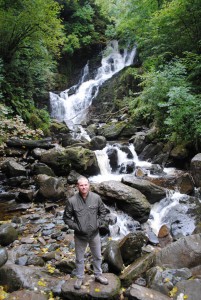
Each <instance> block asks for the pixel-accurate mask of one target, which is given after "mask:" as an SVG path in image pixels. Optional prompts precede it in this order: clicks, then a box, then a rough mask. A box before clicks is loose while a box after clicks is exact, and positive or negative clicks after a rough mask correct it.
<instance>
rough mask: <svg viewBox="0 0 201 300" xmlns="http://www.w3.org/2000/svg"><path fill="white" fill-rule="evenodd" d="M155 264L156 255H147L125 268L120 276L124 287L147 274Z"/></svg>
mask: <svg viewBox="0 0 201 300" xmlns="http://www.w3.org/2000/svg"><path fill="white" fill-rule="evenodd" d="M154 264H155V253H150V254H145V255H143V256H141V257H139V258H138V259H136V260H135V261H134V262H133V263H132V264H130V265H129V266H128V267H127V268H125V269H124V270H123V272H122V274H121V275H120V277H119V278H120V280H121V283H122V285H123V286H125V287H128V286H129V285H130V284H131V283H132V282H133V281H134V280H136V279H137V278H139V277H140V276H141V275H142V274H144V273H146V272H147V271H148V270H149V269H150V268H151V267H153V266H154Z"/></svg>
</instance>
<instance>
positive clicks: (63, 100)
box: [50, 41, 136, 129]
mask: <svg viewBox="0 0 201 300" xmlns="http://www.w3.org/2000/svg"><path fill="white" fill-rule="evenodd" d="M105 53H106V55H105V56H104V57H103V58H102V61H101V66H100V67H99V68H98V69H97V71H96V75H95V77H94V79H90V80H87V78H88V73H89V67H88V64H87V65H86V66H85V68H84V72H83V76H82V78H81V80H80V82H79V83H78V84H77V85H75V86H73V87H71V88H69V89H67V90H65V91H63V92H61V93H60V94H59V95H57V94H55V93H50V105H51V111H52V117H53V118H56V119H58V120H59V121H65V122H66V124H67V125H68V126H69V127H70V128H71V129H75V125H80V124H81V122H82V121H83V120H84V119H85V118H86V115H87V112H88V108H89V107H90V105H91V104H92V101H93V99H94V98H95V97H96V96H97V94H98V91H99V88H100V86H101V85H102V84H103V83H104V82H105V81H106V80H108V79H109V78H111V77H112V76H113V75H114V74H116V73H117V72H119V71H120V70H122V69H123V68H124V67H126V66H129V65H131V64H132V63H133V59H134V57H135V53H136V48H135V47H134V48H133V49H132V50H131V51H128V50H127V49H125V50H124V51H123V53H120V50H119V47H118V42H117V41H112V42H110V43H109V44H108V47H107V49H106V51H105ZM72 90H73V91H74V94H72V95H69V92H71V91H72Z"/></svg>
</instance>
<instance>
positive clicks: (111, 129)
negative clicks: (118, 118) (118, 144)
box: [98, 121, 127, 140]
mask: <svg viewBox="0 0 201 300" xmlns="http://www.w3.org/2000/svg"><path fill="white" fill-rule="evenodd" d="M126 125H127V124H126V122H124V121H122V122H118V123H112V122H111V123H108V124H106V125H103V126H102V127H100V128H98V135H102V136H104V137H105V138H106V139H107V140H115V139H117V138H118V137H119V136H120V134H121V132H122V130H123V129H124V128H125V127H126Z"/></svg>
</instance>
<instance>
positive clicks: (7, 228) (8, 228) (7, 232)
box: [0, 224, 18, 246]
mask: <svg viewBox="0 0 201 300" xmlns="http://www.w3.org/2000/svg"><path fill="white" fill-rule="evenodd" d="M17 238H18V232H17V230H16V229H15V228H14V227H13V226H12V225H11V224H3V225H1V226H0V245H1V246H8V245H9V244H11V243H12V242H14V241H15V240H16V239H17Z"/></svg>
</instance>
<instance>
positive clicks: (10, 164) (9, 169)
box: [2, 160, 27, 177]
mask: <svg viewBox="0 0 201 300" xmlns="http://www.w3.org/2000/svg"><path fill="white" fill-rule="evenodd" d="M2 169H3V170H4V171H5V173H6V175H7V176H8V177H17V176H27V170H26V169H25V167H24V166H22V165H21V164H19V163H17V162H16V161H14V160H9V161H6V162H5V163H4V164H3V165H2Z"/></svg>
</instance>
